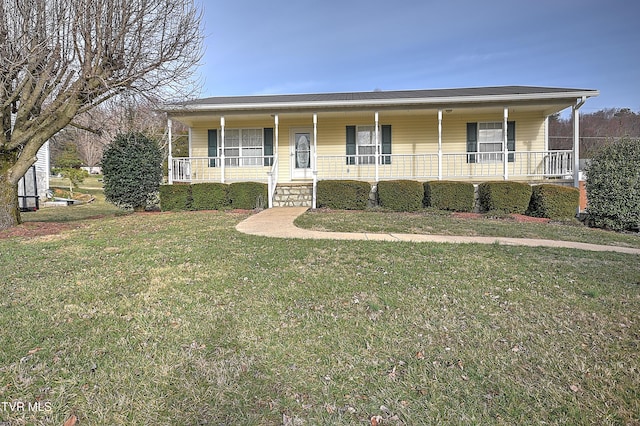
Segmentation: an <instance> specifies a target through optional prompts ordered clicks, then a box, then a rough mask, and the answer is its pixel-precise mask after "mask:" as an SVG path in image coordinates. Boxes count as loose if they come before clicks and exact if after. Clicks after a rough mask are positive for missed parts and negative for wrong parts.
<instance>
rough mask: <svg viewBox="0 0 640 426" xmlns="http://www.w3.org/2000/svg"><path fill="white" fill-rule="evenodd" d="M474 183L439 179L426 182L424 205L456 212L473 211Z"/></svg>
mask: <svg viewBox="0 0 640 426" xmlns="http://www.w3.org/2000/svg"><path fill="white" fill-rule="evenodd" d="M474 193H475V189H474V187H473V184H472V183H468V182H452V181H446V180H438V181H433V182H425V183H424V205H425V207H435V208H437V209H440V210H451V211H456V212H470V211H473V203H474Z"/></svg>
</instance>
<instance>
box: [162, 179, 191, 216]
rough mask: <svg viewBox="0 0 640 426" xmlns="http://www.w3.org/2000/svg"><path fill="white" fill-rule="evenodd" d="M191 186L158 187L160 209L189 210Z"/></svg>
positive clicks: (164, 210)
mask: <svg viewBox="0 0 640 426" xmlns="http://www.w3.org/2000/svg"><path fill="white" fill-rule="evenodd" d="M192 201H193V200H192V198H191V185H160V209H161V210H162V211H163V212H166V211H182V210H191V208H192V207H191V203H192Z"/></svg>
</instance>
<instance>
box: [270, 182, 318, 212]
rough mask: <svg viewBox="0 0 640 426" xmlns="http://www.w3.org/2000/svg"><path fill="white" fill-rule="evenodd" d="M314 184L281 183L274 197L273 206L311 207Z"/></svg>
mask: <svg viewBox="0 0 640 426" xmlns="http://www.w3.org/2000/svg"><path fill="white" fill-rule="evenodd" d="M312 201H313V184H311V183H279V184H278V186H276V193H275V195H274V197H273V207H311V203H312Z"/></svg>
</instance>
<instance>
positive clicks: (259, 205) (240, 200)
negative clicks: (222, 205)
mask: <svg viewBox="0 0 640 426" xmlns="http://www.w3.org/2000/svg"><path fill="white" fill-rule="evenodd" d="M268 192H269V190H268V188H267V184H266V183H259V182H234V183H232V184H230V185H229V202H230V203H231V207H232V208H234V209H244V210H253V209H263V208H265V207H267V206H268V204H269V201H268V197H269V194H268Z"/></svg>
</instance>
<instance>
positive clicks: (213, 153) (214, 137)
mask: <svg viewBox="0 0 640 426" xmlns="http://www.w3.org/2000/svg"><path fill="white" fill-rule="evenodd" d="M207 146H208V151H207V157H210V158H209V167H215V166H216V158H211V157H218V131H217V130H216V129H209V134H208V142H207Z"/></svg>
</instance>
